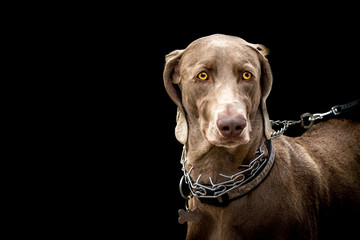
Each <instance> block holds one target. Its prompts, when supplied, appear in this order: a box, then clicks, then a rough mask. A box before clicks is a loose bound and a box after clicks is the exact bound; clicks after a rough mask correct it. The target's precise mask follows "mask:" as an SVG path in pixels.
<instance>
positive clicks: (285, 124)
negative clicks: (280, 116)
mask: <svg viewBox="0 0 360 240" xmlns="http://www.w3.org/2000/svg"><path fill="white" fill-rule="evenodd" d="M301 122H302V120H298V121H295V120H283V121H280V120H276V121H274V120H270V123H271V125H272V126H273V125H276V126H279V125H283V127H282V128H280V129H279V130H278V131H275V132H272V133H271V138H276V137H279V136H281V135H283V134H284V132H285V131H286V130H287V129H288V128H289V127H290V126H292V125H295V124H298V123H301Z"/></svg>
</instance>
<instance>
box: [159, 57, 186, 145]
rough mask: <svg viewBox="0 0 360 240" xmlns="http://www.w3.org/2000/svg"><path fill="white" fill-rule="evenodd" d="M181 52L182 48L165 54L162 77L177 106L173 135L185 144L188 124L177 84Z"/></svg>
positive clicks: (178, 81)
mask: <svg viewBox="0 0 360 240" xmlns="http://www.w3.org/2000/svg"><path fill="white" fill-rule="evenodd" d="M183 52H184V50H175V51H173V52H171V53H169V54H168V55H166V64H165V69H164V75H163V77H164V85H165V89H166V91H167V93H168V94H169V96H170V98H171V99H172V100H173V101H174V103H175V104H176V105H177V107H178V108H177V115H176V127H175V136H176V139H177V140H178V141H179V142H180V143H182V144H185V143H186V141H187V138H188V124H187V119H186V113H185V110H184V107H183V105H182V100H181V92H180V88H179V87H178V85H177V84H179V83H180V73H179V61H180V58H181V56H182V54H183ZM175 84H176V85H175Z"/></svg>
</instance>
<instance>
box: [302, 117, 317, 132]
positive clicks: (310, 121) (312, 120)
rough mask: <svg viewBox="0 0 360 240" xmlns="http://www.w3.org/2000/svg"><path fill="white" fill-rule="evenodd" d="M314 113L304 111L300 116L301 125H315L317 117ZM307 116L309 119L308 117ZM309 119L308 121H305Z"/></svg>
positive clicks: (306, 127)
mask: <svg viewBox="0 0 360 240" xmlns="http://www.w3.org/2000/svg"><path fill="white" fill-rule="evenodd" d="M313 116H314V115H313V114H312V113H304V114H302V115H301V116H300V118H301V126H302V127H303V128H305V129H308V128H311V127H312V126H313V125H314V122H315V119H314V118H313ZM306 118H307V119H306ZM305 121H307V122H305Z"/></svg>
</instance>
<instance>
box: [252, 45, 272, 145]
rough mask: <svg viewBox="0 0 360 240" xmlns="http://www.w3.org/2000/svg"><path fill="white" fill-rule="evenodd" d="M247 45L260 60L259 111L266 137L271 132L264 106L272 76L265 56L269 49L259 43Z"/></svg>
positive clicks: (268, 136) (269, 135)
mask: <svg viewBox="0 0 360 240" xmlns="http://www.w3.org/2000/svg"><path fill="white" fill-rule="evenodd" d="M249 46H250V47H252V48H253V49H255V50H256V51H257V52H258V53H259V57H260V62H261V88H262V89H261V91H262V92H261V93H262V95H261V111H262V114H263V119H264V133H265V136H266V138H267V139H270V138H271V133H272V132H273V130H272V128H271V123H270V118H269V113H268V111H267V107H266V99H267V97H268V96H269V94H270V91H271V87H272V82H273V77H272V72H271V68H270V64H269V62H268V60H267V59H266V56H267V55H268V54H269V49H268V48H266V47H265V46H264V45H261V44H251V43H249Z"/></svg>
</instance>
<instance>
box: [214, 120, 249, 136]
mask: <svg viewBox="0 0 360 240" xmlns="http://www.w3.org/2000/svg"><path fill="white" fill-rule="evenodd" d="M216 125H217V127H218V129H219V130H220V132H221V134H222V135H223V136H224V137H237V136H239V135H240V134H241V133H242V131H243V130H244V128H245V127H246V120H245V118H244V117H243V116H242V115H240V114H238V115H226V114H219V115H218V120H217V121H216Z"/></svg>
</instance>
